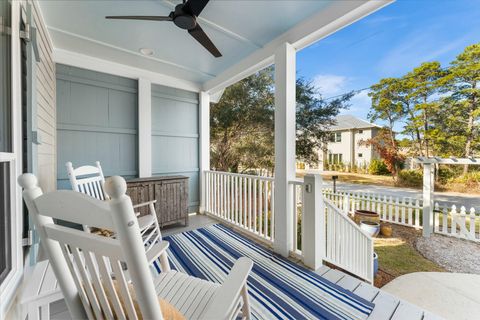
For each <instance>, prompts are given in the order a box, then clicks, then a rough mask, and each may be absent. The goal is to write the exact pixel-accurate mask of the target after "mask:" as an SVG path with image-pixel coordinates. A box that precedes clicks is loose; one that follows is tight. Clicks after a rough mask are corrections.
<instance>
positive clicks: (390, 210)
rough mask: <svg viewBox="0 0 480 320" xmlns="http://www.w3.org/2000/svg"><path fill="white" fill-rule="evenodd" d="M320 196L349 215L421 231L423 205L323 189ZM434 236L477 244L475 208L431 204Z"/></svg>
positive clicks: (479, 224) (479, 217)
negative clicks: (370, 215)
mask: <svg viewBox="0 0 480 320" xmlns="http://www.w3.org/2000/svg"><path fill="white" fill-rule="evenodd" d="M323 194H324V196H325V197H326V198H327V199H329V200H331V201H332V202H333V203H334V204H335V205H336V206H337V207H338V208H340V209H341V210H343V211H344V212H348V213H349V214H353V213H354V211H355V210H370V211H374V212H376V213H378V214H379V215H380V219H381V220H382V221H385V222H390V223H394V224H399V225H404V226H408V227H413V228H416V229H421V228H422V213H423V201H422V200H419V199H413V198H409V197H392V196H387V195H382V194H375V193H363V192H346V191H337V192H333V190H331V189H323ZM434 213H435V219H434V232H436V233H440V234H444V235H447V236H453V237H457V238H462V239H466V240H470V241H475V242H480V212H478V213H477V212H476V210H475V208H470V210H467V209H466V208H465V207H463V206H462V207H461V208H460V210H458V209H457V207H456V206H455V205H453V206H451V207H448V206H446V205H442V204H440V203H435V212H434Z"/></svg>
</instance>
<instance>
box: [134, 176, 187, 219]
mask: <svg viewBox="0 0 480 320" xmlns="http://www.w3.org/2000/svg"><path fill="white" fill-rule="evenodd" d="M127 186H128V189H127V194H128V195H129V196H130V198H131V199H132V202H133V203H142V202H147V201H150V200H157V203H156V204H155V212H156V214H157V219H158V223H159V224H160V227H163V226H167V225H169V224H173V223H177V222H180V221H184V222H185V225H188V177H185V176H156V177H150V178H138V179H132V180H128V181H127ZM147 210H148V208H142V209H141V210H140V215H144V214H147V213H148V212H147Z"/></svg>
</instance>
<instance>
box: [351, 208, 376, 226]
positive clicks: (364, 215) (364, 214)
mask: <svg viewBox="0 0 480 320" xmlns="http://www.w3.org/2000/svg"><path fill="white" fill-rule="evenodd" d="M353 220H354V221H355V222H356V223H357V224H360V221H371V222H376V223H380V215H379V214H378V213H376V212H373V211H368V210H355V211H354V216H353Z"/></svg>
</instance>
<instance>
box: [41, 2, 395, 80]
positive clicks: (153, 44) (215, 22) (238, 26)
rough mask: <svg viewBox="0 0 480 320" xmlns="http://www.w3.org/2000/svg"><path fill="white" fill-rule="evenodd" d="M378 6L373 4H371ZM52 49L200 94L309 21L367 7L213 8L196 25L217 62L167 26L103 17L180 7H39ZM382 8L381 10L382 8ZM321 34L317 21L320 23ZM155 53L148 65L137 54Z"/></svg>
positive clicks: (112, 4)
mask: <svg viewBox="0 0 480 320" xmlns="http://www.w3.org/2000/svg"><path fill="white" fill-rule="evenodd" d="M373 1H375V0H373ZM39 2H40V6H41V10H42V12H43V15H44V18H45V22H46V24H47V26H48V29H49V31H50V34H51V36H52V40H53V43H54V47H55V49H57V50H58V49H59V50H61V51H69V52H75V53H77V54H83V55H87V56H92V57H95V58H99V59H103V60H107V61H110V62H114V63H120V64H124V65H128V66H131V67H135V68H139V69H144V70H148V71H150V72H156V73H160V74H164V75H167V76H172V77H175V78H179V79H183V80H188V81H191V82H194V83H197V84H199V85H200V86H201V85H202V84H204V83H205V82H207V81H209V80H210V81H212V79H214V78H215V77H217V76H218V75H221V74H222V73H225V72H226V71H228V69H231V68H232V66H234V65H235V64H237V63H238V62H240V61H242V60H245V59H246V58H247V57H249V56H251V55H252V54H254V53H255V52H258V51H261V50H262V49H264V48H265V47H267V46H268V44H269V43H272V42H273V41H274V40H275V39H277V38H278V37H280V36H281V35H284V34H285V33H287V32H288V31H289V30H291V29H292V28H294V27H298V26H300V25H301V24H302V23H305V22H308V20H309V19H308V18H310V20H312V18H311V17H313V18H314V17H315V16H318V15H319V14H321V13H322V12H324V13H325V17H324V18H325V19H324V20H325V22H324V24H325V25H327V24H328V23H331V22H332V20H334V19H337V18H339V17H341V16H342V15H344V14H346V13H347V12H349V11H351V10H354V9H356V8H358V7H360V6H361V5H362V4H365V2H367V0H343V1H334V0H315V1H314V0H269V1H265V0H243V1H233V0H211V1H210V3H209V4H208V5H207V7H206V8H205V9H204V11H203V12H202V14H201V16H200V19H199V22H200V24H201V26H202V28H203V29H204V30H205V32H206V33H207V34H208V35H209V37H210V38H211V39H212V41H213V42H214V43H215V44H216V46H217V47H218V48H219V50H220V51H221V52H222V54H223V57H221V58H214V57H213V56H212V55H211V54H210V53H209V52H207V51H206V50H205V49H204V48H203V47H202V46H201V45H200V44H198V43H197V42H196V41H195V40H194V39H193V38H192V37H191V36H190V35H189V34H188V33H187V32H186V31H185V30H181V29H179V28H177V27H176V26H175V25H174V24H173V23H171V22H150V21H123V20H106V19H105V16H106V15H168V14H169V12H170V11H171V10H172V9H173V7H174V6H175V5H176V4H178V3H180V1H178V0H177V1H166V0H141V1H133V0H97V1H89V0H40V1H39ZM380 2H386V1H385V0H380ZM317 24H318V28H320V27H321V26H322V21H318V22H317ZM144 47H146V48H152V49H153V50H154V51H155V54H154V56H152V57H145V56H143V55H141V54H140V53H139V51H138V50H139V49H140V48H144Z"/></svg>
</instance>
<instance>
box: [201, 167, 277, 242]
mask: <svg viewBox="0 0 480 320" xmlns="http://www.w3.org/2000/svg"><path fill="white" fill-rule="evenodd" d="M205 188H206V190H205V191H206V201H205V211H206V212H207V213H208V214H210V215H212V216H215V217H216V218H217V219H220V220H222V221H224V222H227V223H229V224H232V225H234V226H236V227H238V228H240V229H243V230H245V231H248V232H249V233H251V234H252V235H254V236H256V237H258V238H260V239H261V240H264V241H267V242H269V243H273V239H274V219H275V211H274V206H273V202H274V201H273V200H274V199H273V195H274V179H273V178H270V177H261V176H252V175H245V174H236V173H229V172H220V171H205Z"/></svg>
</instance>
